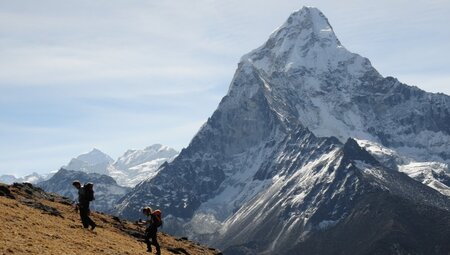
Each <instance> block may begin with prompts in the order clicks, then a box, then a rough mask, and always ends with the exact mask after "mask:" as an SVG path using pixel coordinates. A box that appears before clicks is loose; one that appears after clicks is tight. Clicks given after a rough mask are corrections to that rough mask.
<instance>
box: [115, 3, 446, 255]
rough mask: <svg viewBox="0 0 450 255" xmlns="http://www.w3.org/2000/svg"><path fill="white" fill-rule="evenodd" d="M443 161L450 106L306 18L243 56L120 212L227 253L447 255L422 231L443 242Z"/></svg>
mask: <svg viewBox="0 0 450 255" xmlns="http://www.w3.org/2000/svg"><path fill="white" fill-rule="evenodd" d="M351 137H353V138H355V139H349V138H351ZM364 141H366V142H365V143H364ZM358 143H360V145H359V144H358ZM368 145H370V146H368ZM377 146H378V147H379V148H385V149H386V150H390V151H392V153H391V152H388V153H384V154H383V153H378V151H377V150H376V149H375V148H376V147H377ZM361 147H366V148H367V150H369V151H370V152H371V153H372V154H373V155H371V154H369V153H368V152H367V151H366V150H364V149H362V148H361ZM369 147H370V148H369ZM377 153H378V154H377ZM389 155H390V156H389ZM426 162H437V163H436V164H434V163H426ZM449 162H450V97H449V96H446V95H443V94H432V93H427V92H424V91H422V90H420V89H418V88H416V87H411V86H408V85H405V84H402V83H400V82H399V81H397V80H396V79H395V78H391V77H387V78H384V77H382V76H381V75H380V74H379V73H378V72H377V71H376V70H375V69H374V68H373V67H372V66H371V64H370V61H369V60H368V59H366V58H364V57H361V56H359V55H357V54H354V53H351V52H349V51H348V50H347V49H345V47H344V46H342V45H341V43H340V42H339V40H338V39H337V38H336V36H335V34H334V32H333V29H332V27H331V25H330V24H329V22H328V20H327V19H326V17H325V16H324V15H323V14H322V13H321V12H320V11H319V10H318V9H316V8H310V7H304V8H303V9H301V10H299V11H296V12H294V13H293V14H292V15H291V16H290V17H289V18H288V20H287V21H286V23H285V24H284V25H282V26H281V27H279V28H278V29H277V30H275V31H274V32H273V33H272V35H271V36H270V38H269V40H268V41H267V42H266V43H265V44H263V45H262V46H261V47H259V48H257V49H256V50H254V51H252V52H250V53H249V54H247V55H245V56H243V57H242V59H241V61H240V63H239V65H238V68H237V71H236V73H235V76H234V78H233V80H232V82H231V85H230V89H229V91H228V93H227V95H226V96H225V97H224V98H223V99H222V101H221V102H220V104H219V106H218V108H217V110H216V111H215V112H214V113H213V115H212V116H211V117H210V118H209V119H208V121H207V122H206V123H205V125H204V126H203V127H202V128H201V129H200V131H199V132H198V133H197V134H196V136H195V137H194V138H193V139H192V141H191V143H190V144H189V146H188V147H187V148H186V149H183V150H182V151H181V152H180V154H179V155H178V157H176V158H175V159H174V160H173V161H172V162H171V163H168V164H164V165H163V166H162V167H161V168H160V170H159V172H158V173H157V174H156V175H155V176H154V177H153V178H152V179H149V180H146V181H144V182H142V183H140V184H138V185H137V186H136V187H135V188H133V190H132V191H131V192H130V193H128V194H127V195H126V196H125V197H124V198H122V199H121V200H120V201H119V205H118V211H117V212H118V213H119V214H120V215H122V216H125V217H128V218H137V217H138V215H139V211H140V208H141V207H142V206H143V205H151V206H154V207H159V208H161V209H162V210H163V211H164V212H165V215H167V216H166V217H165V218H166V224H165V231H168V232H171V233H174V234H179V235H188V236H190V237H193V238H195V239H197V240H201V241H207V242H210V243H213V244H216V245H218V246H219V247H221V248H224V249H225V251H228V253H230V254H295V253H298V252H296V251H298V249H299V248H302V249H303V250H304V251H306V252H305V254H335V253H336V254H337V253H338V251H348V252H347V253H345V252H343V253H342V254H373V253H379V254H393V253H394V254H408V253H411V251H418V254H445V252H448V251H450V247H449V245H448V244H447V242H446V241H445V238H443V237H442V233H441V234H439V231H435V230H434V229H433V228H434V226H433V225H430V224H438V223H439V220H440V219H441V220H442V221H441V222H443V223H442V224H443V226H446V227H444V229H445V230H444V232H445V234H448V233H449V231H448V229H449V228H448V226H450V212H449V211H450V204H449V203H450V202H449V198H448V197H447V196H445V195H443V194H447V193H446V192H447V190H448V186H446V185H447V184H446V183H448V177H449V168H448V164H449ZM417 164H419V165H420V166H421V167H417V166H418V165H417ZM423 166H425V167H423ZM430 168H432V169H431V170H430V171H428V170H429V169H430ZM400 171H401V172H400ZM402 172H405V173H407V174H409V175H410V176H411V177H413V178H417V179H418V180H419V181H420V182H424V183H425V184H429V185H430V187H432V188H436V189H437V190H438V191H439V192H441V193H443V194H441V193H439V192H438V191H436V190H435V189H432V188H430V187H428V186H426V185H424V184H422V183H420V182H417V181H415V180H413V179H412V178H410V177H408V176H407V175H405V174H403V173H402ZM422 173H423V174H422ZM428 173H429V174H428ZM435 173H436V174H435ZM433 178H434V179H433ZM429 180H431V182H428V181H429ZM434 180H437V181H438V182H434ZM441 184H442V185H441ZM437 186H439V187H438V188H437ZM400 205H401V206H400ZM405 211H406V212H410V213H411V214H409V216H405V215H403V214H404V212H405ZM402 217H406V218H402ZM408 217H409V218H408ZM367 219H372V221H370V222H369V223H367V224H368V225H366V223H365V221H364V220H367ZM375 219H377V220H379V223H380V224H378V223H377V222H376V221H374V220H375ZM427 224H428V225H427ZM367 228H370V229H371V231H369V232H367V233H360V232H361V231H362V230H365V229H367ZM405 229H406V230H405ZM352 230H355V231H356V232H352ZM346 231H348V232H346ZM358 231H359V232H358ZM401 231H403V232H401ZM350 233H351V235H350ZM423 233H427V235H426V237H424V238H422V234H423ZM445 234H444V235H445ZM349 235H350V236H351V238H349V239H348V240H345V242H344V243H345V245H344V244H336V243H334V242H335V241H334V240H340V239H339V238H342V237H345V236H349ZM447 236H448V235H447ZM333 238H334V239H333ZM367 240H370V245H369V246H364V245H361V243H363V244H365V243H364V242H366V241H367ZM414 240H424V242H423V243H420V244H418V243H417V242H416V243H415V241H414ZM366 243H367V242H366ZM316 245H318V247H319V248H317V247H316ZM344 246H345V247H344ZM316 248H317V249H316ZM443 251H444V252H443Z"/></svg>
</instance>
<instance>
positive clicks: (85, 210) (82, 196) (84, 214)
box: [72, 181, 97, 230]
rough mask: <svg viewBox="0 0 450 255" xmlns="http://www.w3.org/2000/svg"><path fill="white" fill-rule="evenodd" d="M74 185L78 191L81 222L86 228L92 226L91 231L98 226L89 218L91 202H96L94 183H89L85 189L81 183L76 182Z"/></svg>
mask: <svg viewBox="0 0 450 255" xmlns="http://www.w3.org/2000/svg"><path fill="white" fill-rule="evenodd" d="M72 185H73V186H74V187H75V188H76V189H78V204H77V206H78V210H79V211H80V218H81V222H82V223H83V227H84V228H88V227H89V226H91V230H94V228H95V227H96V226H97V224H95V222H94V221H93V220H92V219H91V218H90V217H89V213H90V210H89V202H90V201H92V200H94V192H93V191H92V185H93V184H92V183H87V184H86V185H84V186H83V187H82V186H81V183H80V182H79V181H74V182H73V183H72Z"/></svg>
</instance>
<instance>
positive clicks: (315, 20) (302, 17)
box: [275, 6, 340, 45]
mask: <svg viewBox="0 0 450 255" xmlns="http://www.w3.org/2000/svg"><path fill="white" fill-rule="evenodd" d="M283 28H289V29H293V30H295V29H297V30H310V31H309V32H311V33H312V34H314V35H315V36H317V37H318V38H320V39H327V40H330V42H334V43H336V45H340V43H339V40H338V39H337V38H336V35H335V34H334V31H333V28H332V27H331V25H330V23H329V22H328V19H327V18H326V17H325V15H324V14H323V13H322V12H321V11H320V10H319V9H317V8H315V7H306V6H305V7H303V8H302V9H300V10H297V11H295V12H293V13H292V14H291V15H290V16H289V18H288V19H287V21H286V22H285V23H284V24H283V25H282V26H281V27H280V28H279V29H277V30H276V31H278V30H280V29H283ZM276 31H275V32H276Z"/></svg>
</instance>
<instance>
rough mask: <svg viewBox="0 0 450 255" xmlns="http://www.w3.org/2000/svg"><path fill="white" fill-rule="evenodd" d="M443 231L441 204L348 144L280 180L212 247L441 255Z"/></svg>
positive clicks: (448, 220) (444, 204) (449, 218)
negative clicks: (397, 251) (342, 238)
mask: <svg viewBox="0 0 450 255" xmlns="http://www.w3.org/2000/svg"><path fill="white" fill-rule="evenodd" d="M293 163H294V164H296V162H295V161H294V162H293ZM312 183H313V185H311V184H312ZM418 205H419V206H418ZM405 212H406V213H407V216H406V215H404V213H405ZM367 214H370V215H373V214H375V216H376V217H374V218H373V219H371V218H370V217H369V216H368V215H367ZM255 216H256V217H255ZM261 222H262V223H264V224H261ZM426 223H429V224H426ZM436 225H439V226H440V227H439V229H440V230H442V229H446V230H445V231H443V232H442V231H438V230H437V229H436V228H435V226H436ZM367 228H370V230H369V231H367V233H365V234H364V235H363V234H361V233H359V232H358V231H362V230H364V229H367ZM402 228H403V229H404V230H403V231H402V232H401V233H398V231H399V229H402ZM449 229H450V200H449V199H448V198H447V197H445V196H443V195H441V194H439V193H438V192H437V191H435V190H433V189H431V188H429V187H427V186H425V185H422V184H420V183H418V182H416V181H414V180H412V179H411V178H409V177H407V176H406V175H404V174H402V173H398V172H396V171H393V170H390V169H386V168H385V167H384V166H383V165H382V164H380V163H379V162H378V161H377V160H376V159H374V158H373V157H372V156H370V154H369V153H367V152H366V151H364V150H363V149H362V148H360V147H359V146H358V145H357V143H356V141H354V140H349V141H348V142H347V143H346V144H345V145H344V147H343V148H342V149H338V150H332V151H330V153H326V154H324V156H322V157H321V158H319V159H317V160H315V161H312V162H309V163H308V164H307V165H305V166H303V167H302V168H301V169H300V170H298V171H297V172H295V173H294V174H286V173H280V176H279V177H278V178H276V180H274V183H273V185H271V186H270V188H268V189H267V190H265V191H264V192H261V193H260V195H259V196H257V197H255V198H254V201H250V202H249V203H247V204H246V205H244V206H242V207H241V208H240V210H239V211H238V212H236V213H235V214H234V215H233V216H232V217H230V218H229V219H228V220H227V221H226V222H225V223H224V224H223V227H222V229H221V230H220V232H222V233H223V234H222V235H219V236H218V237H216V238H215V240H216V241H215V242H214V244H215V245H217V246H218V247H227V249H226V250H225V253H226V254H254V253H258V254H277V253H279V254H292V253H295V252H294V251H303V252H306V253H307V254H348V253H352V254H375V253H377V251H378V250H379V249H380V250H384V251H386V253H384V254H392V253H393V251H390V249H393V248H395V247H396V248H397V249H399V250H400V251H401V252H399V253H396V254H410V253H408V252H413V251H414V252H415V254H445V252H448V251H450V246H449V245H447V241H446V240H447V238H448V236H450V235H448V234H450V232H449ZM355 233H359V234H355ZM424 233H426V235H425V234H424ZM424 235H425V236H426V238H423V239H422V237H423V236H424ZM341 236H342V237H344V236H345V237H346V241H345V242H342V243H339V240H341ZM382 240H384V241H385V242H382ZM415 240H421V241H420V242H419V243H416V244H414V241H415ZM328 241H329V242H328ZM342 241H343V240H342ZM327 242H328V243H327ZM337 243H338V244H337ZM372 244H373V245H372ZM413 244H414V245H413ZM316 245H321V246H316ZM344 251H347V252H344Z"/></svg>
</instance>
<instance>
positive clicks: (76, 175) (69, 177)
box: [37, 168, 130, 212]
mask: <svg viewBox="0 0 450 255" xmlns="http://www.w3.org/2000/svg"><path fill="white" fill-rule="evenodd" d="M74 180H78V181H80V182H81V183H82V184H84V183H87V182H92V183H94V192H95V200H94V201H92V202H91V209H92V210H95V211H100V212H110V211H111V210H112V209H113V208H114V206H115V205H116V202H117V201H118V200H119V199H120V198H121V197H123V196H124V195H125V194H126V193H127V192H129V191H130V188H127V187H122V186H119V185H118V184H117V182H116V181H115V180H114V179H113V178H112V177H110V176H107V175H104V174H98V173H85V172H81V171H73V170H66V169H63V168H61V169H60V170H59V171H58V172H57V173H56V174H55V175H54V176H53V177H52V178H50V179H49V180H47V181H43V182H40V183H38V184H37V185H38V186H39V187H41V188H42V189H44V190H45V191H46V192H52V193H57V194H59V195H62V196H65V197H68V198H70V199H72V200H74V201H77V200H78V191H77V190H76V189H75V188H74V187H73V186H72V182H73V181H74Z"/></svg>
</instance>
